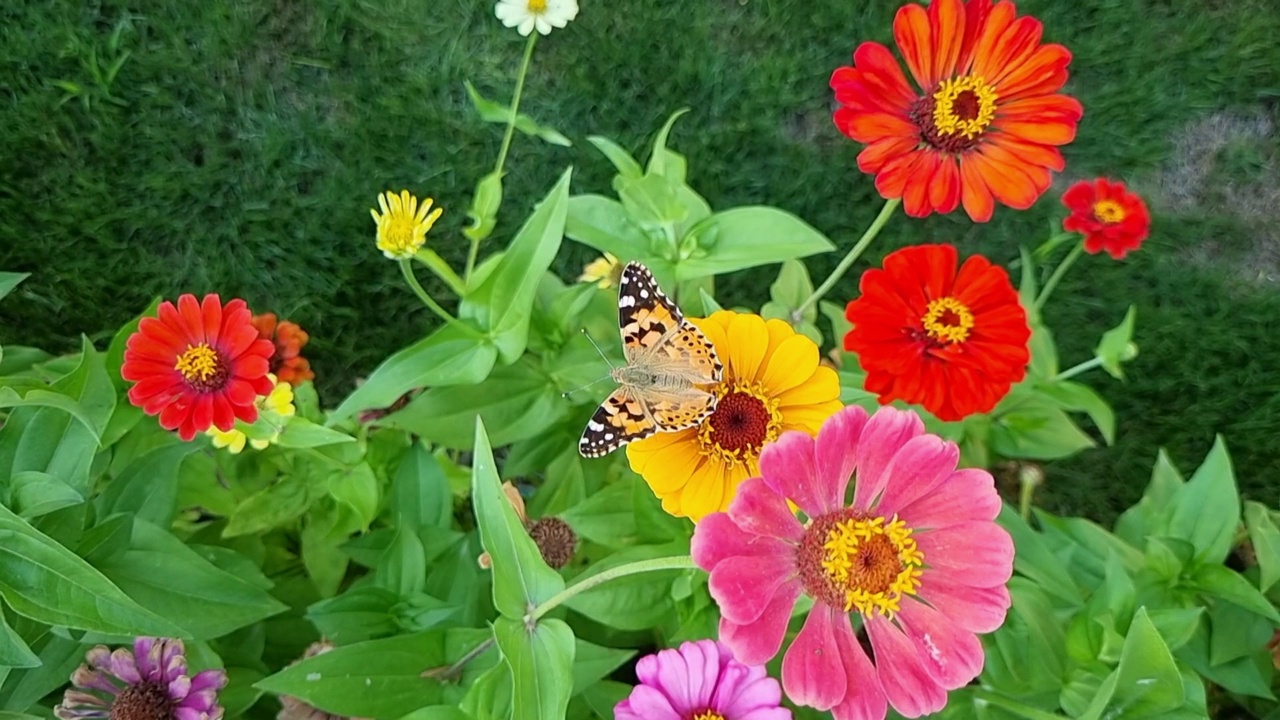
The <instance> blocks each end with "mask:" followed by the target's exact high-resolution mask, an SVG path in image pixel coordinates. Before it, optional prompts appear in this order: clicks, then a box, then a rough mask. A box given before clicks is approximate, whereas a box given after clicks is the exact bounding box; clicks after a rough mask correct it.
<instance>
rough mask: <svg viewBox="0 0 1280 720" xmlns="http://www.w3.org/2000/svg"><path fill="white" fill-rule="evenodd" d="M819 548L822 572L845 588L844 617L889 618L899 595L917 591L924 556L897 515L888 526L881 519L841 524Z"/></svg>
mask: <svg viewBox="0 0 1280 720" xmlns="http://www.w3.org/2000/svg"><path fill="white" fill-rule="evenodd" d="M822 547H823V550H825V551H826V554H825V557H824V558H823V560H822V569H823V570H824V571H825V572H826V573H827V576H828V577H829V578H830V579H831V580H832V581H833V582H835V584H836V585H837V586H839V587H842V588H843V589H844V593H845V601H844V609H845V612H849V611H850V610H855V609H856V610H857V611H858V612H860V613H862V614H863V616H865V617H871V615H872V613H876V612H878V613H880V614H881V615H884V616H885V617H888V618H892V617H893V616H894V614H895V613H897V612H898V610H899V607H900V606H899V603H900V601H901V600H902V596H904V595H915V594H916V591H917V590H918V589H919V588H920V576H921V574H922V570H921V567H922V566H923V565H924V554H923V553H921V552H920V548H919V547H918V546H917V545H916V541H915V540H914V539H913V538H912V537H911V528H909V527H907V526H906V523H904V522H903V521H901V520H899V519H898V516H897V515H894V516H893V519H892V520H890V521H889V522H887V523H886V522H885V519H884V518H883V517H875V518H869V519H861V520H859V519H849V520H844V521H841V522H839V523H837V524H836V526H835V527H834V528H832V529H831V530H830V531H829V532H828V533H827V541H826V543H825V544H824V545H823V546H822Z"/></svg>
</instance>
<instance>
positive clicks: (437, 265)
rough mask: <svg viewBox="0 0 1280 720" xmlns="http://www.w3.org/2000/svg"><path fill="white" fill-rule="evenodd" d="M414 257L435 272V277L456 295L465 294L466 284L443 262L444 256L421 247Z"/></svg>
mask: <svg viewBox="0 0 1280 720" xmlns="http://www.w3.org/2000/svg"><path fill="white" fill-rule="evenodd" d="M414 259H416V260H417V261H418V262H420V263H422V264H423V265H426V266H427V268H428V269H430V270H431V272H433V273H435V274H436V277H438V278H440V279H441V280H443V281H444V282H445V284H446V285H448V286H449V289H450V290H452V291H454V292H455V293H457V294H458V297H462V296H463V295H465V294H466V291H467V284H466V283H464V282H463V281H462V278H460V277H458V273H456V272H454V271H453V268H451V267H449V263H447V262H445V261H444V258H442V257H440V256H439V255H437V254H436V252H435V251H434V250H430V249H428V248H422V249H421V250H419V251H418V254H417V255H415V256H414Z"/></svg>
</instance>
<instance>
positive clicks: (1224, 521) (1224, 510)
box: [1169, 436, 1240, 563]
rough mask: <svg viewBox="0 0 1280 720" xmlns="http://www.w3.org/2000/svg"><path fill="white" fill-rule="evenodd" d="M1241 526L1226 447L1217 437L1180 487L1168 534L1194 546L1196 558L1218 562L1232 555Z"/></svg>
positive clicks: (1238, 503)
mask: <svg viewBox="0 0 1280 720" xmlns="http://www.w3.org/2000/svg"><path fill="white" fill-rule="evenodd" d="M1239 525H1240V494H1239V492H1238V491H1237V490H1236V478H1235V473H1234V472H1233V471H1232V469H1231V457H1230V456H1229V455H1228V454H1227V446H1226V444H1225V443H1224V442H1223V440H1222V436H1218V437H1217V438H1216V439H1215V440H1214V443H1213V449H1211V450H1210V451H1209V455H1208V456H1207V457H1205V459H1204V462H1203V463H1201V464H1200V467H1199V468H1197V469H1196V471H1195V473H1194V474H1192V476H1191V479H1190V480H1189V481H1187V483H1186V484H1185V485H1183V486H1182V487H1181V488H1179V490H1178V493H1177V498H1176V499H1175V500H1174V503H1173V514H1172V516H1171V517H1170V519H1169V530H1170V534H1171V535H1173V536H1174V537H1178V538H1182V539H1184V540H1187V541H1189V542H1190V543H1191V544H1192V545H1194V546H1195V547H1196V559H1197V560H1199V561H1201V562H1205V563H1220V562H1222V561H1223V560H1225V559H1226V558H1227V554H1228V553H1230V552H1231V546H1232V544H1233V542H1234V538H1235V533H1236V528H1237V527H1239Z"/></svg>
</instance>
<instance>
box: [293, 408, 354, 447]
mask: <svg viewBox="0 0 1280 720" xmlns="http://www.w3.org/2000/svg"><path fill="white" fill-rule="evenodd" d="M355 441H356V439H355V438H353V437H351V436H350V435H348V434H346V433H344V432H339V431H338V430H333V429H330V428H327V427H325V426H323V425H317V424H315V423H313V422H311V421H310V420H307V419H306V418H303V417H301V416H299V415H294V416H293V417H290V418H289V422H288V424H286V425H285V426H284V430H283V431H281V433H280V437H278V438H276V444H278V445H279V446H280V447H285V448H313V447H323V446H325V445H337V444H340V443H349V442H355Z"/></svg>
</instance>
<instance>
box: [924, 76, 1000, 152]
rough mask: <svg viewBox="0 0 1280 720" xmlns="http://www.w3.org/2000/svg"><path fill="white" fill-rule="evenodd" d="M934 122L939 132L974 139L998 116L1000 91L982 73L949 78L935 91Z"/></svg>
mask: <svg viewBox="0 0 1280 720" xmlns="http://www.w3.org/2000/svg"><path fill="white" fill-rule="evenodd" d="M933 101H934V104H933V125H934V127H935V128H936V131H937V134H938V135H942V136H946V135H956V134H960V135H964V136H965V137H966V138H969V139H973V138H974V137H977V136H978V135H979V134H981V133H982V131H983V130H986V129H987V126H988V125H990V124H991V121H992V120H993V119H995V116H996V91H995V89H994V88H992V87H991V86H990V85H988V84H987V81H986V80H984V79H983V78H982V77H981V76H978V75H966V76H964V77H959V78H952V79H950V80H945V81H943V83H942V87H940V88H938V91H937V92H935V93H934V94H933Z"/></svg>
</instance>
